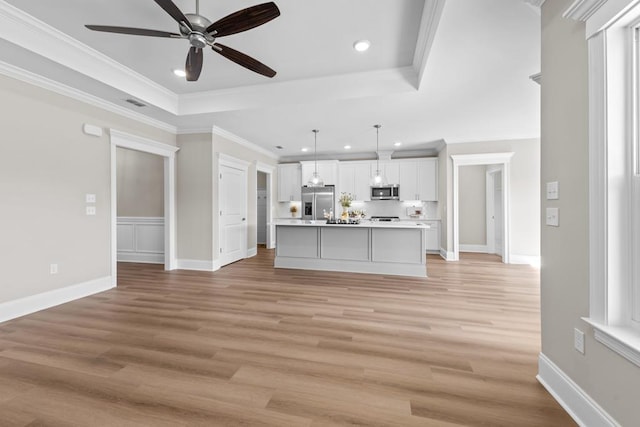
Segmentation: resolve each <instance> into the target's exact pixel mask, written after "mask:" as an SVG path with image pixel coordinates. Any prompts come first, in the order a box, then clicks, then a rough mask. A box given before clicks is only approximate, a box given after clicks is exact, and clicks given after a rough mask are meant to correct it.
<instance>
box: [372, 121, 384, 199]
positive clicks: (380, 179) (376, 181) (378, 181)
mask: <svg viewBox="0 0 640 427" xmlns="http://www.w3.org/2000/svg"><path fill="white" fill-rule="evenodd" d="M373 127H374V128H376V173H375V174H374V175H373V178H371V185H372V186H375V187H379V186H381V185H387V180H386V178H385V177H384V174H383V173H382V170H380V152H379V150H380V128H381V127H382V125H374V126H373Z"/></svg>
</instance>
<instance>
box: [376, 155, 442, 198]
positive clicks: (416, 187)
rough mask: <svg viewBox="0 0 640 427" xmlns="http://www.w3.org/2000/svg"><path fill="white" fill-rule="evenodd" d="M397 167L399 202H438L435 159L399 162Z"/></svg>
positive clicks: (436, 162)
mask: <svg viewBox="0 0 640 427" xmlns="http://www.w3.org/2000/svg"><path fill="white" fill-rule="evenodd" d="M398 166H400V180H399V184H400V200H423V201H428V202H431V201H433V202H436V201H438V159H437V158H428V159H416V160H399V161H398ZM388 179H389V178H388V177H387V180H388Z"/></svg>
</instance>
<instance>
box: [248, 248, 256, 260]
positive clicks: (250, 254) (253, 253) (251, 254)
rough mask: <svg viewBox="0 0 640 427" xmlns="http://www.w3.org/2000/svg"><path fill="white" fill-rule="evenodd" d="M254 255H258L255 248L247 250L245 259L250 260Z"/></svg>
mask: <svg viewBox="0 0 640 427" xmlns="http://www.w3.org/2000/svg"><path fill="white" fill-rule="evenodd" d="M256 255H258V248H257V247H255V248H249V249H248V250H247V258H251V257H254V256H256Z"/></svg>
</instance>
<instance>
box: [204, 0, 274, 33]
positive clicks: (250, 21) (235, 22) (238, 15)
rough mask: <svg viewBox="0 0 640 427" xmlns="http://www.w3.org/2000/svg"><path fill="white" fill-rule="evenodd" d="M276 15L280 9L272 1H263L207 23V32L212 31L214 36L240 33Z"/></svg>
mask: <svg viewBox="0 0 640 427" xmlns="http://www.w3.org/2000/svg"><path fill="white" fill-rule="evenodd" d="M278 16H280V9H278V6H276V4H275V3H274V2H269V3H263V4H259V5H256V6H252V7H248V8H246V9H242V10H239V11H237V12H235V13H232V14H231V15H229V16H225V17H224V18H222V19H219V20H218V21H216V22H214V23H213V24H211V25H209V27H208V28H207V33H213V35H214V36H215V37H224V36H228V35H231V34H236V33H241V32H242V31H247V30H250V29H252V28H255V27H258V26H260V25H262V24H265V23H267V22H269V21H271V20H272V19H274V18H277V17H278ZM214 31H215V32H214Z"/></svg>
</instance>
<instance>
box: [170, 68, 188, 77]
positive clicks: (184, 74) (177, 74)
mask: <svg viewBox="0 0 640 427" xmlns="http://www.w3.org/2000/svg"><path fill="white" fill-rule="evenodd" d="M173 74H175V75H176V76H178V77H187V73H186V72H185V71H184V70H179V69H177V68H176V69H175V70H173Z"/></svg>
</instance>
